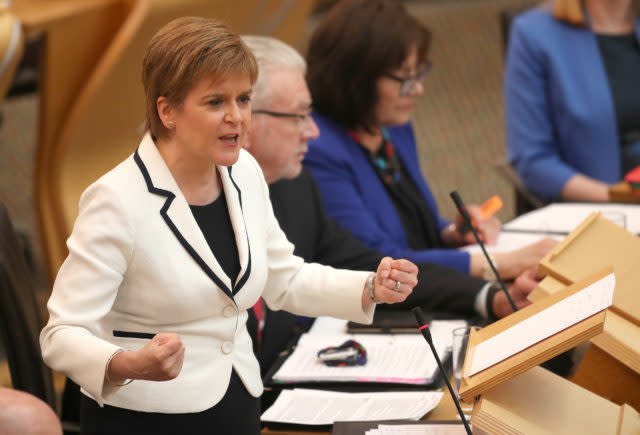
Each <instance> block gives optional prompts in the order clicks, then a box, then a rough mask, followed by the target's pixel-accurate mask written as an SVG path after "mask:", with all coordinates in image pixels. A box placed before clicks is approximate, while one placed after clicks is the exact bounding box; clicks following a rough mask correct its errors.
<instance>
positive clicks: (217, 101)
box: [209, 98, 222, 107]
mask: <svg viewBox="0 0 640 435" xmlns="http://www.w3.org/2000/svg"><path fill="white" fill-rule="evenodd" d="M221 104H222V98H216V99H213V100H210V101H209V106H213V107H218V106H220V105H221Z"/></svg>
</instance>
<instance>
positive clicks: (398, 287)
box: [393, 281, 400, 291]
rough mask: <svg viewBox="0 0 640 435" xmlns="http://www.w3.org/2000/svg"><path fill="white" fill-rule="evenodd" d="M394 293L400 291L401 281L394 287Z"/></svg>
mask: <svg viewBox="0 0 640 435" xmlns="http://www.w3.org/2000/svg"><path fill="white" fill-rule="evenodd" d="M393 290H394V291H398V290H400V281H396V285H395V286H394V287H393Z"/></svg>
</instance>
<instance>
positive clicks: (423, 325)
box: [411, 307, 472, 435]
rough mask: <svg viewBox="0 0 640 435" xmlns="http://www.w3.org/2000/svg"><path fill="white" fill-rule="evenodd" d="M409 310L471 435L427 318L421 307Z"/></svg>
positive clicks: (469, 434)
mask: <svg viewBox="0 0 640 435" xmlns="http://www.w3.org/2000/svg"><path fill="white" fill-rule="evenodd" d="M411 311H413V315H414V316H415V317H416V321H417V322H418V328H419V329H420V331H421V332H422V336H423V337H424V339H425V340H427V343H429V347H430V348H431V353H433V356H434V358H435V359H436V362H437V363H438V368H439V369H440V373H442V376H443V377H444V381H445V382H446V384H447V388H448V389H449V393H450V394H451V397H452V398H453V401H454V403H455V404H456V408H457V409H458V414H460V418H461V419H462V424H464V428H465V430H466V431H467V434H468V435H472V433H471V428H470V427H469V423H468V422H467V417H466V416H465V415H464V412H462V407H461V406H460V402H459V401H458V398H457V397H456V394H455V393H454V392H453V387H451V383H450V382H449V379H448V378H447V373H446V372H445V371H444V367H443V366H442V361H440V358H439V357H438V352H436V348H435V346H434V345H433V340H432V338H431V331H429V324H428V323H427V319H426V317H425V316H424V313H423V312H422V308H420V307H415V308H413V309H412V310H411Z"/></svg>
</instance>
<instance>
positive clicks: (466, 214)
mask: <svg viewBox="0 0 640 435" xmlns="http://www.w3.org/2000/svg"><path fill="white" fill-rule="evenodd" d="M450 196H451V199H453V202H454V203H455V204H456V207H457V208H458V212H459V213H460V216H462V220H463V221H464V223H465V225H467V226H468V227H469V228H470V229H471V231H472V232H473V236H474V237H475V238H476V242H478V245H480V248H481V249H482V253H483V254H484V257H485V258H486V259H487V263H489V266H491V270H493V274H494V275H495V277H496V279H497V280H498V283H499V284H500V288H501V289H502V291H504V294H505V295H506V296H507V300H508V301H509V303H510V304H511V308H512V309H513V311H514V312H516V311H518V307H516V304H515V303H514V302H513V299H511V295H510V294H509V290H507V286H506V285H504V281H503V280H502V277H501V276H500V274H499V273H498V269H496V265H495V264H493V261H491V257H489V254H488V253H487V250H486V249H485V247H484V243H482V240H480V237H478V233H477V232H476V229H475V228H474V227H473V225H472V223H471V216H469V212H468V211H467V208H466V207H465V206H464V204H463V202H462V199H461V198H460V195H458V192H456V191H455V190H454V191H452V192H451V194H450Z"/></svg>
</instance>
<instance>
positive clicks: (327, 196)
mask: <svg viewBox="0 0 640 435" xmlns="http://www.w3.org/2000/svg"><path fill="white" fill-rule="evenodd" d="M429 42H430V34H429V32H428V30H427V29H425V28H424V27H423V26H422V24H420V23H419V22H418V21H417V20H416V19H415V18H414V17H412V16H411V15H410V14H409V13H408V12H407V11H406V9H405V8H404V6H403V5H402V3H401V2H398V1H393V0H345V1H341V2H339V3H338V4H337V5H335V6H334V7H333V8H332V9H331V10H330V11H329V12H328V14H327V15H326V17H325V18H324V19H323V20H322V21H321V22H320V23H319V24H318V26H317V28H316V30H315V31H314V33H313V35H312V37H311V41H310V45H309V50H308V59H307V61H308V73H307V81H308V84H309V88H310V91H311V95H312V99H313V105H314V114H313V117H314V120H315V121H316V123H317V125H318V127H319V129H320V136H319V137H318V139H316V140H312V141H310V143H309V152H308V154H307V157H306V159H305V165H306V166H307V167H308V168H309V169H310V170H311V172H312V173H313V175H314V176H315V178H316V180H317V182H318V185H319V186H320V190H321V192H322V194H323V197H324V201H325V206H326V208H327V211H328V212H329V214H330V215H331V216H333V217H334V218H336V219H337V220H338V221H339V222H340V224H342V225H343V226H344V227H346V228H348V229H350V230H351V231H352V232H353V233H354V234H355V235H356V236H357V237H358V238H360V239H361V240H362V241H363V242H364V243H365V244H367V245H369V246H370V247H372V248H375V249H378V250H379V251H381V252H382V253H383V254H385V255H401V256H406V257H407V258H410V259H412V260H413V261H416V262H435V263H440V264H444V265H446V266H450V267H453V268H456V269H458V270H461V271H463V272H466V273H470V274H472V275H474V276H478V277H485V278H490V277H491V276H492V275H491V273H490V268H489V267H488V265H487V263H486V261H485V260H484V258H483V257H482V255H481V254H480V255H475V254H474V255H470V254H468V253H466V252H461V251H458V250H456V249H450V248H454V247H458V246H460V245H463V244H467V243H473V242H474V239H473V235H472V234H471V233H470V232H464V231H461V230H460V229H461V227H462V221H461V219H458V220H457V222H455V223H450V222H447V221H446V220H445V219H443V218H441V217H440V216H439V214H438V209H437V206H436V203H435V200H434V198H433V196H432V194H431V191H430V189H429V186H428V184H427V182H426V180H425V179H424V178H423V176H422V173H421V172H420V167H419V165H418V155H417V150H416V142H415V138H414V133H413V128H412V126H411V123H410V122H409V118H410V115H411V109H412V107H413V102H414V99H415V98H416V97H418V96H420V95H421V94H422V93H423V87H422V81H423V80H424V79H425V77H426V76H427V73H428V72H429V68H430V63H429V61H428V59H427V54H428V49H429ZM469 209H470V212H471V214H472V216H473V218H474V221H475V225H476V227H477V228H478V231H479V234H480V236H481V237H482V238H483V239H484V241H485V242H487V243H494V242H495V241H496V238H497V236H498V233H499V231H500V222H499V221H498V220H497V219H496V218H495V217H491V218H489V219H483V218H482V217H481V216H480V214H479V209H478V208H477V207H475V206H471V207H469ZM552 244H553V242H552V241H550V240H544V241H542V242H540V243H539V244H536V245H532V246H529V247H526V248H523V249H522V250H520V251H516V252H513V253H503V254H496V255H495V260H496V263H497V264H498V267H499V270H500V273H501V274H502V275H503V276H504V277H505V278H513V277H515V276H517V275H519V274H520V273H521V272H522V271H524V270H525V269H527V268H529V267H532V266H534V265H536V264H537V263H538V261H539V260H540V259H541V258H542V256H543V255H544V254H546V252H547V251H548V249H550V247H551V246H552Z"/></svg>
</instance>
